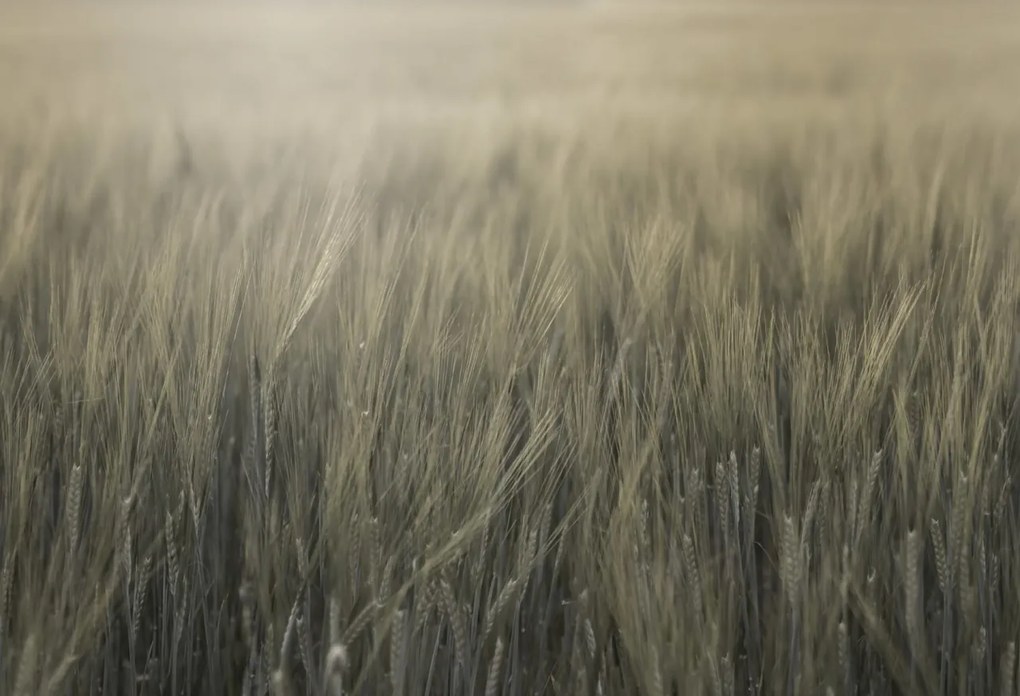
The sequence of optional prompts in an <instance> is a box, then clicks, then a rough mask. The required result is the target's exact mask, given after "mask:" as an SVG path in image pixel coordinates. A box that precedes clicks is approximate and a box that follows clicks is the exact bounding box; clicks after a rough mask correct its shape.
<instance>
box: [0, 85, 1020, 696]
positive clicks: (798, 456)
mask: <svg viewBox="0 0 1020 696" xmlns="http://www.w3.org/2000/svg"><path fill="white" fill-rule="evenodd" d="M799 108H800V107H799V106H791V107H790V110H789V111H785V110H780V111H768V110H762V111H759V112H752V113H750V114H749V115H746V116H745V115H743V114H741V113H740V112H739V110H734V111H732V112H727V113H721V114H718V115H716V114H714V113H710V112H709V111H708V110H697V109H696V110H692V111H688V110H685V109H679V108H678V109H672V110H665V111H661V112H660V111H654V112H645V111H642V110H640V109H638V110H635V111H626V110H619V111H609V112H607V113H606V114H604V116H605V118H604V120H602V121H601V122H583V120H584V119H583V118H582V116H580V115H578V116H577V117H576V118H575V117H569V118H565V119H564V118H554V117H548V116H546V115H540V116H534V115H532V116H527V115H523V114H520V113H515V114H507V115H503V116H493V117H487V120H486V121H485V128H483V129H482V128H480V129H478V130H470V129H460V130H458V131H457V132H454V131H453V129H452V128H451V127H450V126H449V124H447V125H440V126H438V127H437V126H435V124H434V123H431V121H430V119H428V118H424V119H422V120H419V121H417V122H416V123H415V125H414V126H412V127H409V128H407V129H405V130H403V131H402V132H401V133H392V132H389V131H384V132H382V133H381V134H380V135H379V136H378V137H379V138H380V140H378V141H373V142H374V144H373V145H371V146H369V147H368V149H367V152H368V153H369V154H370V155H374V156H371V157H368V158H367V159H366V160H365V162H364V163H361V164H358V166H357V167H355V168H353V171H342V170H341V169H340V168H337V171H336V174H335V175H333V176H330V175H329V174H324V173H323V170H322V169H315V168H311V167H310V166H309V165H308V163H309V162H310V161H316V162H318V160H315V153H314V152H309V153H308V159H305V158H304V157H303V156H302V155H301V154H295V155H293V156H280V157H278V158H277V159H276V160H273V159H272V158H273V156H274V153H275V154H276V155H279V153H280V150H278V149H275V150H274V148H275V147H276V145H278V144H279V141H271V142H268V143H267V142H264V141H263V142H256V141H255V140H254V139H253V140H252V142H250V143H249V147H250V148H251V150H250V151H246V152H245V151H239V150H235V149H232V148H235V147H236V144H235V143H234V142H233V141H231V140H229V139H225V140H224V142H223V143H222V144H220V145H219V146H217V145H216V143H215V139H213V138H210V139H209V140H208V142H206V141H203V145H202V146H201V147H199V146H197V145H196V142H198V141H199V140H200V139H201V138H202V135H201V134H200V133H193V132H190V131H187V130H184V131H178V132H176V133H175V134H173V135H166V136H165V137H163V138H162V139H161V138H160V137H153V136H152V135H151V134H150V133H148V132H146V131H144V130H143V131H140V132H136V131H130V130H129V131H127V132H125V133H122V134H119V135H116V136H115V137H108V138H95V137H93V134H94V133H95V132H99V130H98V129H96V130H93V129H92V127H91V126H89V125H88V123H87V122H86V123H85V125H82V123H80V122H76V121H75V120H74V119H73V118H72V117H68V118H66V119H65V120H61V119H60V118H57V119H55V120H54V121H52V122H49V123H47V124H46V125H45V127H38V126H37V127H35V128H32V127H30V126H29V125H27V124H24V123H22V126H24V127H22V128H20V129H17V130H16V129H14V128H11V129H9V130H6V131H4V134H3V137H2V139H0V155H2V157H3V162H4V163H5V164H4V165H3V166H2V167H0V253H2V256H0V348H2V352H0V396H2V398H0V503H2V504H0V560H2V568H0V641H2V643H0V692H3V693H11V694H16V695H17V696H21V695H22V694H26V695H27V694H68V693H104V694H120V693H125V694H127V693H130V694H135V693H141V694H148V693H153V694H154V693H172V694H179V693H209V694H214V693H215V694H244V695H245V696H249V695H254V694H268V693H273V694H295V695H296V694H314V695H316V696H319V695H322V696H326V695H327V694H328V695H330V696H333V695H336V694H341V693H345V694H346V693H356V694H373V693H394V694H408V695H410V694H476V693H485V694H487V695H488V694H513V695H519V694H532V693H551V694H616V693H620V694H622V693H641V694H650V695H653V696H659V695H663V696H665V695H667V694H695V693H712V694H718V695H720V696H722V695H724V694H736V693H768V694H773V693H775V694H802V693H803V694H808V693H834V694H839V693H845V694H857V693H947V694H948V693H967V694H989V693H1001V694H1004V695H1005V694H1013V693H1016V685H1017V675H1016V667H1017V660H1016V645H1017V641H1018V640H1020V597H1018V594H1017V588H1018V587H1020V550H1018V546H1017V544H1016V539H1017V538H1018V533H1020V497H1018V493H1017V487H1016V485H1015V482H1014V478H1015V476H1016V473H1015V472H1016V463H1015V462H1016V458H1017V456H1018V455H1020V440H1018V427H1020V425H1018V420H1017V418H1018V411H1017V405H1018V404H1017V397H1018V395H1020V389H1018V387H1020V326H1018V324H1017V320H1018V309H1020V281H1018V280H1017V279H1018V278H1020V255H1018V252H1020V247H1018V245H1020V237H1018V236H1017V234H1016V233H1017V231H1018V228H1017V223H1018V220H1020V196H1018V195H1017V191H1016V181H1017V178H1016V177H1017V174H1018V169H1017V166H1018V165H1017V163H1018V162H1020V129H1018V128H1017V127H1016V125H1015V123H1010V122H1008V121H1006V120H1000V119H996V118H992V117H991V116H989V115H987V114H986V115H981V114H977V115H972V116H960V115H956V116H955V117H953V116H949V115H947V113H946V112H945V111H933V112H932V113H930V114H928V115H922V114H918V113H917V112H912V117H911V118H909V119H908V118H904V117H902V115H898V112H896V111H894V110H892V109H883V108H881V107H878V108H875V109H865V108H862V109H858V110H849V111H848V110H835V111H833V110H830V109H828V108H827V107H825V106H824V105H817V104H815V105H814V106H813V107H812V108H811V109H809V110H808V111H807V112H805V113H800V112H799ZM413 121H414V119H409V122H413ZM5 123H8V124H11V123H14V121H13V120H8V121H5ZM430 124H431V125H430ZM105 132H107V133H109V131H105ZM465 133H466V134H467V135H465ZM19 153H21V154H19ZM260 156H264V157H265V160H264V161H266V162H275V164H273V165H272V166H270V165H266V166H262V165H260V164H258V162H259V161H260V160H259V157H260ZM245 158H247V159H245ZM238 162H245V163H247V164H246V165H245V166H241V165H240V164H237V163H238ZM230 163H233V164H230Z"/></svg>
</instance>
